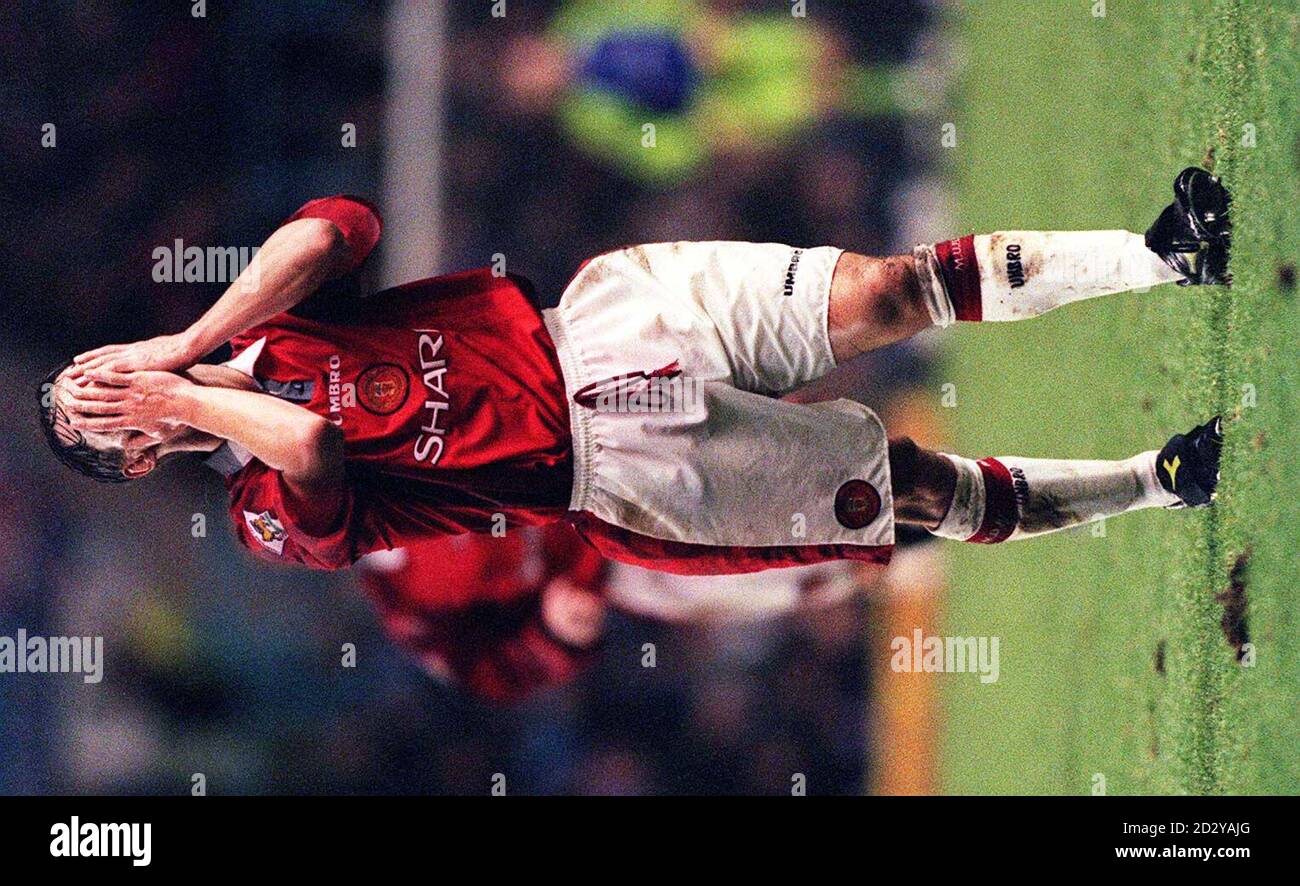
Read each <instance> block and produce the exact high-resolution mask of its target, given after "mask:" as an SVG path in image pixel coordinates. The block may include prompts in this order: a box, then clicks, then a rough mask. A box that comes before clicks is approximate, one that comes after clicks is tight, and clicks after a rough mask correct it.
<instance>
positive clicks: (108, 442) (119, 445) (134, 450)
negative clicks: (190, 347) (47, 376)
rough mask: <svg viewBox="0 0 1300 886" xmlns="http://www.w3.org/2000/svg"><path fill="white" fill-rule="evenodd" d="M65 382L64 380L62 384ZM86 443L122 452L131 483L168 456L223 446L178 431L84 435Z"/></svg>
mask: <svg viewBox="0 0 1300 886" xmlns="http://www.w3.org/2000/svg"><path fill="white" fill-rule="evenodd" d="M61 382H63V377H62V376H60V378H59V383H61ZM59 383H56V384H58V388H57V389H56V391H55V396H56V397H58V398H60V400H62V399H63V397H64V392H63V387H62V384H59ZM64 407H65V408H67V409H71V408H72V407H71V404H70V403H67V402H66V401H64ZM81 433H82V436H83V437H84V438H85V440H86V443H87V444H89V445H91V446H93V447H95V448H96V449H121V450H122V451H123V452H124V453H125V454H126V458H125V463H124V465H123V468H122V473H124V474H125V475H126V476H128V477H130V478H131V479H133V480H134V479H139V478H140V477H143V476H145V475H146V474H148V473H149V472H150V471H152V470H153V469H154V468H155V467H157V465H158V462H159V461H161V460H162V458H163V457H164V456H166V455H170V454H172V453H175V452H193V451H206V452H210V451H212V450H213V449H216V448H217V446H219V445H220V444H221V440H219V439H218V438H216V437H213V436H212V435H210V434H205V433H203V432H202V431H196V430H194V429H193V428H187V427H178V428H175V429H173V430H168V431H164V432H162V433H159V434H147V433H145V432H143V431H131V430H128V431H105V432H99V431H82V432H81Z"/></svg>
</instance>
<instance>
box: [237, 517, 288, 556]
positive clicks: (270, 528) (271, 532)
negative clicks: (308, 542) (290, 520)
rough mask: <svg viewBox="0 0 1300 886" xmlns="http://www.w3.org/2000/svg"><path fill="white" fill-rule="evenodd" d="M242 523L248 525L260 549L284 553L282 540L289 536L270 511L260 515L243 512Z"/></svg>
mask: <svg viewBox="0 0 1300 886" xmlns="http://www.w3.org/2000/svg"><path fill="white" fill-rule="evenodd" d="M244 522H245V523H247V524H248V528H249V531H251V532H252V533H253V538H255V539H257V540H258V541H259V542H261V544H262V547H264V548H266V549H267V550H269V551H273V552H274V553H276V554H283V553H284V540H285V539H286V538H288V537H289V535H288V533H286V532H285V531H284V525H283V524H281V523H280V521H279V520H278V519H276V516H275V514H273V513H271V512H270V511H262V513H260V514H254V513H253V512H252V511H244Z"/></svg>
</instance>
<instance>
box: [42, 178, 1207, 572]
mask: <svg viewBox="0 0 1300 886" xmlns="http://www.w3.org/2000/svg"><path fill="white" fill-rule="evenodd" d="M380 229H381V224H380V219H379V216H378V214H377V213H376V212H375V211H374V209H373V208H372V207H371V206H370V205H369V204H368V203H366V202H365V201H364V200H360V199H358V198H353V197H332V198H324V199H320V200H315V201H312V202H310V203H308V204H307V205H305V206H304V207H303V208H302V209H300V210H299V211H298V212H297V213H295V214H294V215H293V216H292V217H291V218H290V219H289V220H288V221H287V222H286V223H285V224H284V225H283V226H281V227H280V228H279V229H278V230H277V231H275V232H274V233H273V234H272V235H271V236H270V238H269V239H268V240H267V241H266V243H265V245H264V246H263V247H262V249H261V251H260V252H259V253H258V255H257V257H256V258H255V259H254V261H253V263H252V264H251V265H250V266H249V268H248V269H246V270H245V272H244V273H243V274H241V275H240V278H239V279H237V280H236V281H235V282H234V284H232V285H231V287H230V288H229V289H228V290H227V292H226V293H225V294H224V295H223V296H222V297H221V298H220V299H219V300H218V301H217V302H216V304H215V305H214V306H213V307H212V308H211V309H210V310H208V311H207V312H206V313H205V314H204V315H203V316H202V317H200V318H199V319H198V320H197V321H196V322H195V323H194V324H193V325H191V326H190V327H189V328H188V329H186V330H185V331H183V332H181V333H178V334H175V335H166V336H161V337H159V338H154V339H150V340H147V341H143V342H137V343H134V344H125V345H110V346H107V347H103V348H99V349H96V350H93V351H90V352H88V353H85V354H81V355H79V356H77V357H76V358H75V360H74V361H72V362H70V363H68V364H66V365H64V366H61V367H58V368H56V369H55V370H54V371H53V372H51V373H50V374H49V376H48V378H47V379H46V381H45V384H43V385H42V389H41V393H40V396H41V419H42V423H43V425H44V427H45V430H46V433H47V437H48V440H49V443H50V445H51V447H52V448H53V450H54V452H55V453H56V455H57V456H58V457H59V458H60V459H61V460H62V461H63V462H64V463H65V464H67V465H69V466H70V467H72V468H74V469H75V470H77V471H80V472H81V473H83V474H86V475H88V476H91V477H93V478H95V479H98V480H105V481H112V482H120V481H126V480H135V479H139V478H141V477H144V476H146V475H148V474H149V473H151V472H152V471H153V469H154V467H155V466H156V465H157V464H158V463H159V462H160V461H162V460H164V459H166V458H168V457H170V456H173V455H176V454H180V453H191V452H200V453H203V454H204V455H205V457H206V458H207V461H208V463H209V464H210V465H211V466H212V467H213V468H215V469H217V470H218V471H220V472H221V473H222V474H223V475H224V476H225V480H226V486H227V488H228V490H229V494H230V510H231V514H232V516H233V519H234V522H235V525H236V527H237V532H238V533H239V536H240V538H241V540H242V541H243V542H244V544H246V545H247V546H249V547H250V548H252V549H253V550H254V551H257V552H258V553H259V554H261V555H263V556H266V557H269V558H271V559H274V560H278V561H291V562H297V563H302V564H306V565H308V566H313V567H319V568H327V569H333V568H340V567H346V566H349V565H351V564H352V563H354V562H355V561H356V560H357V559H358V558H360V557H362V556H364V555H365V554H368V553H371V552H374V551H380V550H388V549H392V548H396V547H402V546H404V545H407V544H410V543H412V542H415V541H418V540H421V539H425V538H428V537H433V536H445V535H454V534H458V533H463V532H492V531H493V530H496V531H498V532H500V531H509V529H510V528H512V527H517V526H525V525H541V524H546V523H549V522H553V521H557V520H567V521H568V522H569V523H570V524H571V525H572V526H573V527H574V528H576V529H577V531H578V532H579V533H580V534H581V535H582V536H583V537H585V538H586V539H587V541H589V542H590V543H591V544H592V545H593V546H594V547H595V548H596V550H598V551H599V552H600V553H601V554H602V555H604V556H606V557H608V558H610V559H614V560H619V561H623V562H628V563H632V564H637V565H642V566H647V567H650V568H653V569H661V570H665V571H671V572H680V573H688V574H710V573H739V572H752V571H756V570H760V569H765V568H770V567H776V566H792V565H799V564H808V563H815V562H822V561H826V560H833V559H853V560H859V561H863V562H868V563H875V564H884V563H886V562H887V561H888V559H889V556H890V552H891V550H892V547H893V542H894V524H895V522H896V521H899V522H905V523H912V524H918V525H920V526H923V527H925V528H926V529H928V530H929V531H931V532H933V533H935V534H936V535H939V536H942V537H945V538H952V539H959V540H962V541H970V542H980V543H994V542H1005V541H1011V540H1017V539H1023V538H1030V537H1033V536H1036V535H1040V534H1043V533H1047V532H1052V531H1055V530H1059V529H1063V528H1066V527H1068V526H1073V525H1077V524H1079V523H1082V522H1085V521H1089V520H1093V519H1096V518H1099V517H1107V516H1112V515H1116V514H1120V513H1124V512H1127V511H1132V510H1137V509H1142V508H1152V507H1176V506H1202V505H1207V504H1209V503H1210V501H1211V499H1212V498H1213V496H1214V494H1215V487H1216V484H1217V482H1218V464H1219V452H1220V448H1221V445H1222V440H1223V437H1222V427H1221V423H1220V421H1219V419H1218V418H1213V419H1211V420H1209V421H1207V422H1205V423H1204V424H1202V425H1200V426H1198V427H1196V428H1195V429H1193V430H1192V431H1190V432H1189V433H1187V434H1179V435H1176V436H1174V437H1173V438H1172V439H1170V440H1169V442H1168V443H1166V444H1165V446H1164V447H1163V448H1162V449H1160V450H1150V451H1147V452H1142V453H1139V454H1137V455H1134V456H1132V457H1129V458H1124V459H1120V460H1115V461H1076V460H1060V459H1042V458H1020V457H1014V456H1011V457H1002V456H999V457H996V458H985V459H982V460H978V461H976V460H972V459H968V458H964V457H960V456H956V455H949V454H944V453H940V452H934V451H929V450H926V449H922V448H920V447H918V446H917V445H915V443H913V442H912V441H911V440H909V439H907V438H893V439H889V438H887V437H886V433H885V430H884V428H883V427H882V425H881V423H880V421H879V420H878V419H877V418H876V416H875V414H874V413H872V412H871V411H870V410H869V409H867V408H865V407H864V406H861V405H859V404H857V403H853V402H850V401H847V400H836V401H833V402H829V403H813V404H804V403H794V402H790V401H788V400H781V399H778V395H780V394H783V393H785V392H788V391H791V390H793V389H795V388H797V387H800V386H801V385H804V384H806V383H808V382H811V381H813V380H814V379H816V378H818V377H820V376H822V375H824V374H825V373H827V372H829V371H830V370H831V369H833V368H834V367H836V366H837V365H839V364H841V363H843V362H845V361H847V360H851V359H852V358H854V357H856V356H858V355H859V354H862V353H864V352H866V351H869V350H872V349H874V348H878V347H881V346H883V345H887V344H890V343H892V342H896V341H899V340H901V339H903V338H906V337H908V336H911V335H913V334H915V333H917V332H920V331H922V330H923V329H926V328H928V327H930V326H932V325H938V326H947V325H949V324H951V323H953V322H955V321H971V322H1000V321H1013V320H1022V319H1028V318H1031V317H1036V316H1038V315H1040V314H1043V313H1045V312H1047V311H1050V310H1052V309H1054V308H1057V307H1060V306H1062V305H1065V304H1068V303H1071V302H1076V301H1080V300H1083V299H1089V298H1095V297H1099V296H1103V295H1107V294H1110V293H1117V292H1123V291H1126V290H1132V289H1140V288H1146V287H1150V286H1154V285H1156V284H1161V283H1167V282H1178V283H1181V284H1185V285H1192V284H1223V283H1227V282H1228V272H1227V264H1228V255H1229V247H1230V237H1231V228H1230V223H1229V197H1228V193H1227V191H1226V190H1225V189H1224V187H1223V186H1222V184H1221V183H1220V182H1219V181H1218V180H1217V179H1216V178H1214V177H1213V176H1211V175H1210V174H1209V173H1207V172H1205V171H1204V170H1201V169H1187V170H1184V171H1183V172H1182V173H1180V174H1179V176H1178V177H1177V179H1176V180H1175V183H1174V201H1173V202H1172V203H1171V204H1170V205H1169V207H1168V208H1166V209H1165V210H1164V211H1163V212H1162V213H1161V215H1160V217H1159V219H1158V220H1157V221H1156V223H1155V224H1154V225H1152V227H1151V228H1150V230H1148V231H1147V234H1146V236H1145V237H1143V236H1141V235H1138V234H1133V233H1129V232H1127V231H1069V232H1059V231H1058V232H1037V231H1003V232H998V233H994V234H988V235H979V236H966V237H961V238H958V239H955V240H950V241H947V242H943V243H938V244H933V245H922V246H918V247H917V248H916V249H915V250H914V251H913V252H912V253H911V254H907V255H896V256H889V257H884V258H873V257H869V256H865V255H859V254H854V253H851V252H846V251H844V250H842V249H839V248H835V247H830V246H822V247H816V248H807V249H805V248H792V247H789V246H783V245H779V244H755V243H725V242H711V243H695V242H680V243H659V244H649V245H642V246H633V247H629V248H626V249H620V250H616V251H614V252H610V253H607V254H604V255H601V256H598V257H596V258H593V259H591V260H589V261H588V262H587V263H586V264H584V265H583V267H582V268H581V269H580V270H579V271H578V273H577V274H576V275H575V276H574V278H573V279H572V281H571V282H570V283H569V284H568V286H567V287H566V288H565V289H564V291H563V293H562V294H561V297H560V299H559V302H558V305H557V306H556V307H554V308H551V309H547V310H544V311H543V310H539V308H538V307H537V303H536V301H535V299H534V297H533V296H532V294H531V292H530V288H529V286H528V285H527V283H526V281H524V280H522V279H521V278H518V277H516V276H513V275H508V274H506V275H497V274H496V273H494V272H493V271H492V270H490V269H481V270H473V271H467V272H464V273H458V274H451V275H448V276H444V277H436V278H432V279H427V280H419V281H415V282H412V283H407V284H405V285H401V286H397V287H395V288H392V289H388V290H385V291H382V292H377V293H374V294H372V295H370V296H369V297H368V298H357V297H353V294H349V293H348V292H346V291H340V290H347V289H349V288H350V289H352V290H355V277H354V274H355V272H356V270H357V269H358V268H359V267H360V266H361V264H362V263H363V262H364V261H365V260H366V258H367V256H369V255H370V253H371V252H372V250H373V249H374V247H375V245H376V243H377V242H378V239H379V235H380ZM313 296H314V297H313ZM1152 297H1164V296H1159V295H1157V296H1152ZM227 341H229V342H230V343H231V345H232V347H233V357H232V359H231V360H230V361H229V362H227V363H225V364H223V365H219V366H218V365H204V364H198V365H196V364H197V361H198V360H199V359H200V358H201V357H202V356H203V355H204V354H207V353H209V352H211V351H212V350H213V349H215V348H216V347H218V346H220V345H221V344H222V343H224V342H227Z"/></svg>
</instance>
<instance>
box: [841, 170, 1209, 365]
mask: <svg viewBox="0 0 1300 886" xmlns="http://www.w3.org/2000/svg"><path fill="white" fill-rule="evenodd" d="M1174 198H1175V199H1174V202H1173V203H1171V204H1170V205H1169V206H1168V207H1166V209H1165V210H1164V211H1163V212H1162V213H1161V214H1160V217H1159V218H1158V219H1157V220H1156V222H1155V224H1153V225H1152V226H1151V228H1150V229H1149V230H1148V231H1147V232H1146V234H1145V236H1144V235H1142V234H1134V233H1131V232H1129V231H1000V232H997V233H993V234H979V235H972V236H967V237H960V238H958V239H955V240H948V241H945V242H943V243H936V244H932V245H923V246H918V247H917V248H916V249H915V250H914V252H913V254H912V255H905V256H891V257H888V258H870V257H867V256H863V255H856V254H853V253H845V254H844V255H842V256H841V257H840V260H839V263H838V264H837V266H836V268H835V274H834V276H833V277H832V279H831V291H830V303H829V307H828V309H827V329H828V332H829V335H830V341H831V350H832V353H833V354H834V356H835V359H836V361H837V362H843V361H845V360H848V359H851V358H853V357H856V356H857V355H858V354H861V353H863V352H865V351H869V350H871V349H873V348H878V347H880V346H882V345H887V344H891V343H893V342H896V341H899V340H901V339H904V338H907V337H908V336H910V335H914V334H916V333H917V332H920V331H921V330H923V329H925V328H927V327H929V326H931V325H936V326H948V325H950V324H952V323H953V322H955V321H957V320H971V321H1006V320H1023V319H1027V318H1029V317H1037V316H1039V315H1041V314H1044V313H1046V312H1048V311H1050V310H1052V309H1054V308H1058V307H1060V306H1061V305H1065V304H1069V303H1071V302H1076V301H1083V300H1084V299H1090V298H1096V297H1098V296H1102V295H1110V294H1113V293H1117V292H1127V291H1130V290H1134V289H1146V288H1148V287H1152V286H1157V285H1159V284H1162V283H1170V282H1178V283H1180V284H1182V285H1189V284H1226V283H1228V282H1229V279H1230V278H1229V276H1228V272H1227V264H1228V254H1229V248H1230V244H1231V225H1230V224H1229V207H1230V205H1231V198H1230V196H1229V194H1228V192H1227V190H1226V189H1224V187H1223V185H1222V184H1220V183H1219V181H1218V180H1217V179H1215V178H1214V177H1213V176H1211V175H1210V174H1209V173H1208V172H1205V171H1204V170H1202V169H1195V168H1189V169H1185V170H1183V172H1182V173H1180V174H1179V176H1178V178H1177V179H1176V180H1175V182H1174Z"/></svg>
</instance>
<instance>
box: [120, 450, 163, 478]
mask: <svg viewBox="0 0 1300 886" xmlns="http://www.w3.org/2000/svg"><path fill="white" fill-rule="evenodd" d="M157 466H158V456H156V455H154V451H153V449H146V450H145V451H144V452H141V453H140V454H139V455H137V456H136V457H135V458H133V459H131V460H130V461H128V462H127V463H126V464H124V465H122V475H123V476H125V477H126V478H127V479H128V480H139V479H140V478H141V477H143V476H145V475H146V474H148V473H149V472H150V471H152V470H153V469H154V468H156V467H157Z"/></svg>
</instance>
